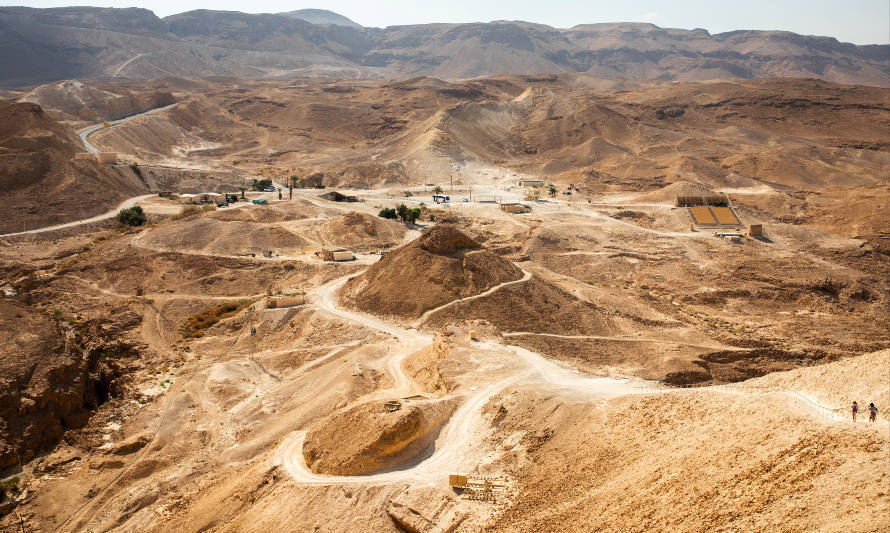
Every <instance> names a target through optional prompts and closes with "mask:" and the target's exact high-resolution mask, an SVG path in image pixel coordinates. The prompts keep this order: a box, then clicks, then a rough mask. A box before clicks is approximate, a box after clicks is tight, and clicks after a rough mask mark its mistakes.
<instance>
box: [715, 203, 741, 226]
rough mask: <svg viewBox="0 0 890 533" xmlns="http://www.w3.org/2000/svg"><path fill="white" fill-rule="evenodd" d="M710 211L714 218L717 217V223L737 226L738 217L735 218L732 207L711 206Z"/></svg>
mask: <svg viewBox="0 0 890 533" xmlns="http://www.w3.org/2000/svg"><path fill="white" fill-rule="evenodd" d="M710 209H711V212H712V213H713V214H714V218H716V219H717V223H719V224H723V225H725V226H738V225H739V219H738V218H736V216H735V213H733V212H732V209H730V208H728V207H711V208H710Z"/></svg>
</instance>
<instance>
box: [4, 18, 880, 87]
mask: <svg viewBox="0 0 890 533" xmlns="http://www.w3.org/2000/svg"><path fill="white" fill-rule="evenodd" d="M306 11H307V10H301V11H295V12H289V13H281V14H260V15H250V14H245V13H240V12H231V11H226V12H223V11H209V10H197V11H190V12H186V13H180V14H177V15H173V16H170V17H166V18H164V19H160V18H158V17H156V16H155V15H154V14H153V13H152V12H151V11H148V10H145V9H136V8H130V9H109V8H87V7H72V8H55V9H31V8H21V7H4V8H0V32H2V34H3V35H4V36H5V39H4V41H3V43H2V45H0V52H2V53H0V72H2V73H3V74H2V77H0V85H7V86H15V85H25V84H30V83H40V82H47V81H55V80H60V79H66V78H73V77H79V76H123V77H136V78H152V77H161V76H169V75H179V76H183V75H187V76H209V75H231V76H238V77H252V78H262V77H271V76H274V77H280V76H298V75H318V74H322V75H333V76H339V77H383V78H389V77H406V76H416V75H428V76H437V77H441V78H450V79H454V78H469V77H475V76H485V75H491V74H496V73H514V74H534V73H539V72H578V73H587V74H591V75H596V76H603V77H623V78H639V79H663V80H684V81H695V80H705V79H716V78H753V77H811V78H822V79H825V80H828V81H834V82H840V83H853V84H864V85H877V86H885V87H886V86H890V46H887V45H870V46H855V45H852V44H848V43H841V42H838V41H837V40H836V39H833V38H830V37H814V36H803V35H798V34H795V33H790V32H780V31H734V32H727V33H720V34H715V35H711V34H709V33H708V32H707V31H705V30H702V29H696V30H681V29H667V28H659V27H658V26H654V25H652V24H637V23H613V24H588V25H579V26H575V27H573V28H570V29H558V28H552V27H550V26H545V25H541V24H531V23H526V22H505V21H500V22H492V23H472V24H421V25H413V26H391V27H388V28H384V29H379V28H364V27H361V26H358V25H356V24H354V23H352V21H350V20H349V19H346V18H345V17H341V16H339V15H337V14H336V13H331V12H322V13H315V12H314V10H312V12H309V13H307V12H306Z"/></svg>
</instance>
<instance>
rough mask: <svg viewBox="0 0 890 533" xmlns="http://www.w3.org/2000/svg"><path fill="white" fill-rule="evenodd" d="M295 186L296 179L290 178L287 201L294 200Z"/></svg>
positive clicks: (294, 177)
mask: <svg viewBox="0 0 890 533" xmlns="http://www.w3.org/2000/svg"><path fill="white" fill-rule="evenodd" d="M296 185H297V177H296V176H291V177H290V192H289V193H288V196H287V199H288V200H293V199H294V187H296Z"/></svg>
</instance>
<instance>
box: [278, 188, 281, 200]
mask: <svg viewBox="0 0 890 533" xmlns="http://www.w3.org/2000/svg"><path fill="white" fill-rule="evenodd" d="M278 199H279V200H281V189H278Z"/></svg>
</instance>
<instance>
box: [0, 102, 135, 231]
mask: <svg viewBox="0 0 890 533" xmlns="http://www.w3.org/2000/svg"><path fill="white" fill-rule="evenodd" d="M0 116H2V117H4V120H3V121H0V198H2V200H3V201H2V202H0V233H12V232H16V231H22V230H23V229H34V228H36V227H40V226H48V225H53V224H59V223H63V222H69V221H71V220H77V219H81V218H88V217H90V216H93V215H97V214H99V213H102V212H105V211H108V210H109V209H111V208H113V207H114V206H115V205H117V204H118V203H120V202H121V201H123V200H124V199H126V198H129V197H131V196H136V195H138V194H139V193H140V192H144V191H146V190H147V185H146V184H145V183H144V182H143V181H141V180H140V178H139V176H138V175H137V174H135V173H133V172H132V171H131V170H130V169H129V167H117V166H111V165H100V164H99V163H97V162H96V161H93V160H76V159H74V154H75V152H80V151H83V148H82V145H81V143H80V139H79V138H78V137H77V136H76V135H75V134H74V133H72V132H71V131H70V130H69V129H67V128H65V127H64V126H62V125H60V124H59V123H58V122H56V121H55V120H53V119H52V118H50V117H49V116H47V114H46V113H44V111H43V109H42V108H41V107H40V106H39V105H37V104H32V103H13V102H8V101H6V100H0Z"/></svg>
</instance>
